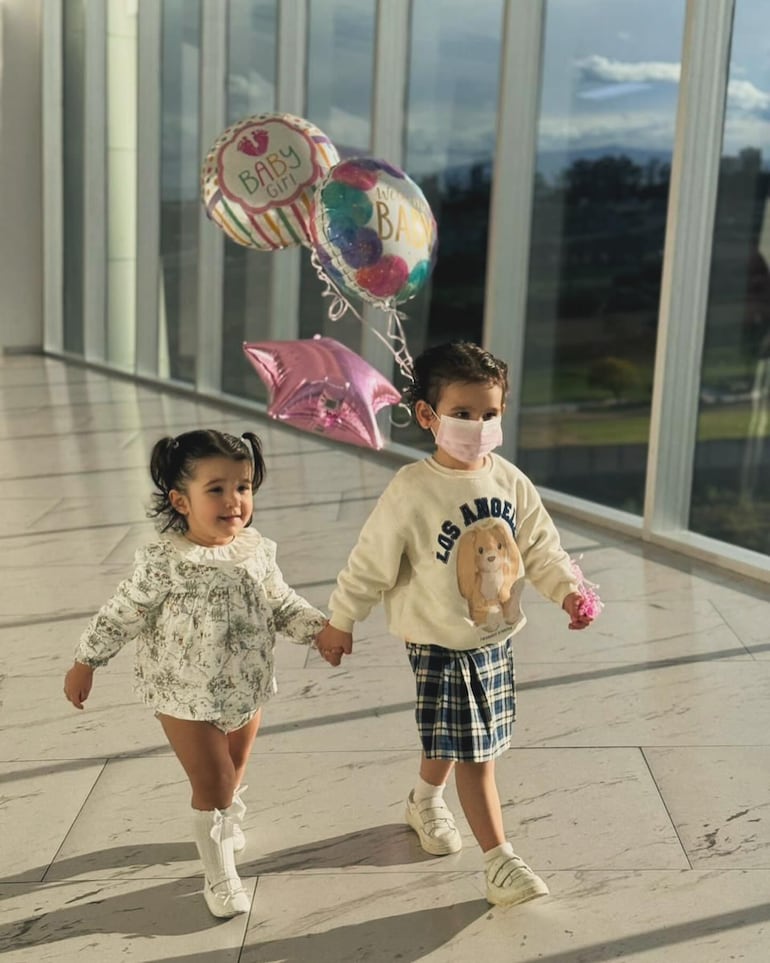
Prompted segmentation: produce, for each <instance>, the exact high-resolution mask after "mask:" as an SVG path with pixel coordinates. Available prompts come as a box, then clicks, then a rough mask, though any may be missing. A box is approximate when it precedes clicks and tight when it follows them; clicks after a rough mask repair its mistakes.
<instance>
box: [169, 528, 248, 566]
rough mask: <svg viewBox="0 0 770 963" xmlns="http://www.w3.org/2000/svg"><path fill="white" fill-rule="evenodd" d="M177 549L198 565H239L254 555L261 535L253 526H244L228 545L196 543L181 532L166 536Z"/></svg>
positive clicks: (187, 559) (186, 558) (184, 556)
mask: <svg viewBox="0 0 770 963" xmlns="http://www.w3.org/2000/svg"><path fill="white" fill-rule="evenodd" d="M166 537H167V538H168V540H169V542H170V543H171V544H172V545H173V547H174V549H175V551H176V552H177V553H178V554H179V555H181V556H182V557H183V558H184V559H185V560H186V561H188V562H195V563H196V564H198V565H237V564H238V563H239V562H244V561H246V559H247V558H250V557H252V556H253V555H254V548H255V545H256V542H257V541H258V540H259V538H260V535H259V533H258V532H255V531H254V529H252V528H244V529H243V530H242V531H240V532H239V533H238V534H237V535H236V536H235V538H234V539H233V540H232V542H228V543H227V545H211V546H208V545H196V544H195V542H191V541H190V540H189V539H187V538H185V537H184V535H182V534H180V533H179V532H171V533H169V534H168V535H167V536H166Z"/></svg>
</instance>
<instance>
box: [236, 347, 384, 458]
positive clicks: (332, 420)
mask: <svg viewBox="0 0 770 963" xmlns="http://www.w3.org/2000/svg"><path fill="white" fill-rule="evenodd" d="M243 350H244V353H245V354H246V357H247V358H248V359H249V362H250V363H251V365H252V366H253V368H254V370H255V371H256V372H257V374H258V375H259V377H260V378H261V379H262V381H264V383H265V385H266V387H267V389H268V391H269V392H270V406H269V407H268V409H267V413H268V414H269V415H270V417H271V418H276V419H278V420H279V421H285V422H288V423H289V424H290V425H294V426H295V427H296V428H300V429H301V430H302V431H310V432H313V433H314V434H318V435H325V436H326V437H327V438H333V439H335V441H343V442H346V443H348V444H351V445H359V446H361V447H364V448H382V445H383V441H382V436H381V434H380V431H379V428H378V427H377V419H376V418H375V415H376V413H377V412H378V411H379V410H380V408H383V407H385V405H395V404H398V403H399V402H400V401H401V394H400V392H398V391H396V389H395V388H394V387H393V385H392V384H391V383H390V382H389V381H388V379H387V378H385V377H384V375H382V374H380V372H379V371H377V369H376V368H373V367H372V366H371V365H370V364H368V363H367V362H366V361H364V359H363V358H361V357H359V356H358V355H357V354H356V353H355V352H354V351H351V350H350V348H346V347H345V345H344V344H340V343H339V341H335V340H334V338H323V337H321V336H320V335H316V336H315V337H314V338H309V339H307V340H302V341H260V342H256V343H252V344H249V343H244V345H243Z"/></svg>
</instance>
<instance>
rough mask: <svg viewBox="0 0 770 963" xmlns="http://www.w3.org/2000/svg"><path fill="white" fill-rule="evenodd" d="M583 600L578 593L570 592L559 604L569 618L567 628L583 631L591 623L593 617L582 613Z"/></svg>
mask: <svg viewBox="0 0 770 963" xmlns="http://www.w3.org/2000/svg"><path fill="white" fill-rule="evenodd" d="M584 602H585V599H584V598H583V596H582V595H581V594H580V592H570V594H569V595H568V596H567V597H566V598H565V599H564V601H563V602H562V603H561V607H562V608H563V609H564V611H565V612H566V613H567V615H568V616H569V619H570V621H569V628H571V629H585V628H588V626H589V625H590V624H591V623H592V622H593V620H594V619H593V615H590V614H588V613H587V612H585V611H584V608H585V606H584V604H583V603H584Z"/></svg>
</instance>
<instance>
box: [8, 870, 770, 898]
mask: <svg viewBox="0 0 770 963" xmlns="http://www.w3.org/2000/svg"><path fill="white" fill-rule="evenodd" d="M442 872H443V874H444V875H447V876H449V875H451V876H453V877H458V876H464V877H475V876H481V875H482V874H483V872H484V871H483V869H480V868H479V869H450V870H445V871H441V870H419V869H417V870H415V871H414V872H412V871H408V872H405V871H403V870H402V869H401V868H398V869H392V870H377V871H372V872H356V874H355V875H360V876H382V877H384V878H387V877H391V876H400V875H405V876H413V875H418V874H419V875H430V876H437V875H439V874H440V873H442ZM538 872H539V873H541V874H542V875H543V876H548V877H551V876H559V875H570V876H576V875H578V876H587V875H600V876H608V875H609V876H615V875H618V874H623V875H627V874H628V873H633V874H634V875H636V876H644V875H649V874H655V875H656V876H660V875H661V874H665V875H671V876H674V875H676V876H682V875H684V874H687V875H708V876H713V875H715V874H716V875H725V876H735V875H741V876H745V875H767V876H770V868H767V869H765V868H762V867H756V866H747V867H746V868H740V867H735V866H725V867H709V868H704V867H699V866H696V867H694V868H693V869H672V868H670V867H666V868H664V869H654V868H649V867H645V868H643V869H633V870H626V869H617V870H616V869H593V868H591V869H540V868H538ZM297 876H299V877H303V876H304V877H305V878H307V877H308V876H313V877H326V876H329V877H335V876H339V877H342V878H343V879H349V878H350V873H349V870H348V869H347V868H344V869H339V870H326V869H324V870H311V871H307V870H305V871H303V870H286V871H284V872H270V873H261V874H260V875H259V876H246V875H242V878H243V879H247V880H249V881H252V880H253V881H256V883H257V885H258V884H259V882H260V881H261V880H263V879H278V878H288V877H297ZM199 877H200V874H199V873H193V874H191V875H189V876H120V877H114V876H110V877H93V876H88V877H81V876H78V877H76V878H72V877H70V878H67V879H51V880H46V881H44V882H43V881H36V880H13V879H3V880H0V892H2V891H3V889H5V888H8V889H14V890H18V889H31V890H33V892H38V891H40V892H43V891H44V890H46V889H54V888H63V887H65V886H66V887H72V886H80V885H90V884H93V883H117V884H127V883H131V882H133V881H137V882H153V881H167V882H169V883H182V882H187V881H189V880H194V879H197V878H199Z"/></svg>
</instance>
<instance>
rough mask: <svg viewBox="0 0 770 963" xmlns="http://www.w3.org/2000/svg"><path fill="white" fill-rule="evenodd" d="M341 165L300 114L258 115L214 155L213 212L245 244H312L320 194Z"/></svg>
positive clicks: (210, 174)
mask: <svg viewBox="0 0 770 963" xmlns="http://www.w3.org/2000/svg"><path fill="white" fill-rule="evenodd" d="M338 160H339V154H338V153H337V150H336V148H335V147H334V145H333V144H332V142H331V141H330V140H329V138H328V137H327V136H326V134H324V133H323V131H321V130H319V129H318V128H317V127H315V126H313V124H311V123H310V122H309V121H307V120H304V119H303V118H302V117H294V116H293V115H292V114H258V115H257V116H255V117H248V118H246V119H245V120H240V121H238V122H237V123H235V124H233V125H232V126H230V127H228V128H227V130H225V131H224V133H223V134H221V136H220V137H219V138H218V139H217V141H216V142H215V143H214V145H213V146H212V148H211V150H210V151H209V152H208V154H207V155H206V159H205V160H204V162H203V168H202V170H201V197H202V200H203V204H204V206H205V208H206V213H207V214H208V216H209V217H210V218H211V220H212V221H214V223H215V224H218V225H219V227H221V228H222V230H223V231H224V232H225V234H227V236H228V237H230V238H232V240H234V241H236V242H237V243H238V244H242V245H244V247H251V248H256V249H257V250H260V251H277V250H280V249H281V248H285V247H293V246H294V245H297V244H307V245H308V246H309V245H310V244H311V237H310V219H311V215H312V204H313V194H314V192H315V190H316V188H317V187H318V185H319V184H320V182H321V181H322V180H323V178H324V177H325V176H326V174H327V173H328V172H329V171H330V170H331V169H332V168H333V167H334V165H335V164H336V163H337V161H338Z"/></svg>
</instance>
